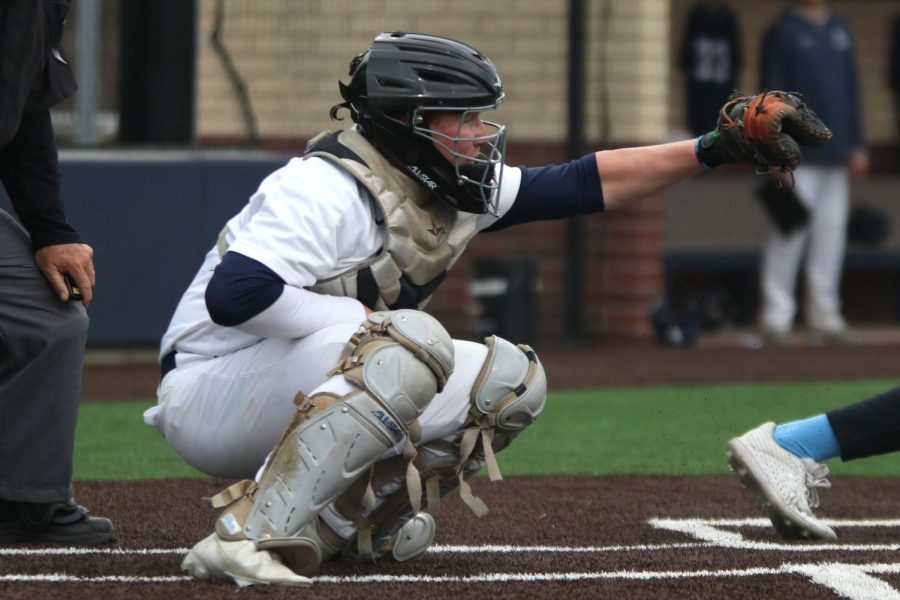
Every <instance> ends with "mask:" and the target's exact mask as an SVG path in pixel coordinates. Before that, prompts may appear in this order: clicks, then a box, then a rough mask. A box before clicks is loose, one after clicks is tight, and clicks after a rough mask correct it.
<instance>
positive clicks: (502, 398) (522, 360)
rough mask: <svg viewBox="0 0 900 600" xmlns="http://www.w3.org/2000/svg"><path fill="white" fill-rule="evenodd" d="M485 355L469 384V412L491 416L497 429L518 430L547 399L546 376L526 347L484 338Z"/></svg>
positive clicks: (500, 339)
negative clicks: (475, 377) (472, 383)
mask: <svg viewBox="0 0 900 600" xmlns="http://www.w3.org/2000/svg"><path fill="white" fill-rule="evenodd" d="M485 343H486V344H487V347H488V355H487V358H486V359H485V361H484V366H483V367H482V368H481V372H480V373H479V374H478V378H477V379H476V380H475V385H474V386H473V387H472V395H471V398H472V414H473V416H474V417H475V418H477V419H479V420H483V417H484V416H487V415H492V416H493V417H494V418H493V419H491V421H492V422H493V424H494V427H495V428H496V429H498V430H500V431H506V432H519V431H521V430H523V429H525V428H526V427H528V426H529V425H531V424H532V423H533V422H534V421H535V419H537V418H538V416H539V415H540V414H541V411H542V410H543V409H544V402H545V401H546V399H547V377H546V375H545V374H544V368H543V367H542V366H541V363H540V362H538V360H537V355H536V354H535V353H534V350H532V349H531V348H530V347H529V346H525V345H519V346H514V345H513V344H511V343H510V342H507V341H506V340H504V339H503V338H499V337H497V336H491V337H489V338H487V339H486V340H485Z"/></svg>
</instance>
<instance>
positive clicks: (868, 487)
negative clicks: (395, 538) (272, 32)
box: [0, 476, 900, 600]
mask: <svg viewBox="0 0 900 600" xmlns="http://www.w3.org/2000/svg"><path fill="white" fill-rule="evenodd" d="M222 483H223V482H219V481H214V480H170V481H160V482H140V483H105V484H97V483H89V482H83V483H81V484H79V486H78V490H77V491H78V494H79V496H80V498H81V500H82V501H83V502H85V503H87V504H89V505H90V506H91V507H93V509H94V510H95V512H96V513H98V514H104V515H108V516H110V517H111V518H113V519H114V520H115V521H116V523H117V525H118V530H119V541H118V543H117V545H116V546H115V547H114V548H112V549H105V550H102V551H99V552H92V553H87V554H49V553H48V552H47V551H46V550H41V549H32V550H27V549H16V550H9V549H4V550H0V556H2V559H0V597H2V598H4V599H13V598H23V599H24V598H29V599H30V598H47V599H54V598H60V599H65V600H81V599H82V598H85V599H87V598H99V597H103V598H110V599H112V598H128V599H129V600H138V599H143V598H197V599H208V598H209V599H211V598H225V597H228V598H233V597H236V596H235V595H234V594H235V593H236V592H235V588H234V587H233V586H232V585H230V584H210V583H200V582H194V581H187V580H184V579H183V578H182V575H183V574H182V573H181V571H180V569H179V564H180V561H181V559H182V557H183V554H184V552H185V549H186V548H187V547H188V546H190V545H191V544H193V543H194V542H195V541H196V540H198V539H199V538H201V537H203V536H204V535H206V534H207V533H208V532H209V531H210V527H211V524H212V521H213V519H214V516H215V512H213V511H212V510H211V509H206V508H205V507H204V505H203V503H202V502H201V500H200V498H201V497H203V496H207V495H209V494H211V493H213V492H215V491H217V490H218V489H219V488H220V486H221V484H222ZM474 488H475V491H476V493H478V494H480V495H481V496H482V497H483V498H484V499H485V500H486V501H487V503H488V505H489V506H491V507H492V510H493V512H492V513H491V515H489V516H488V517H487V518H485V519H482V520H478V519H476V518H475V517H473V516H472V515H470V514H469V513H468V512H467V511H466V509H465V508H464V506H463V505H462V502H461V501H459V499H458V498H455V497H452V498H449V499H448V500H447V501H446V502H444V506H443V510H442V513H441V514H440V515H439V517H438V536H437V539H436V540H435V544H436V545H435V547H434V548H433V549H432V551H430V552H429V553H428V554H426V555H425V556H424V557H423V558H422V559H420V560H418V561H415V562H412V563H405V564H402V563H401V564H397V563H387V564H383V565H371V564H369V565H348V564H337V563H329V564H326V565H325V566H324V568H323V570H322V573H321V575H320V577H319V578H318V579H317V581H316V583H315V584H314V586H313V588H312V589H310V590H308V591H304V590H299V591H298V590H292V589H285V588H265V587H253V588H248V589H245V590H242V591H241V592H240V593H239V596H238V597H243V598H288V597H291V598H295V597H303V596H306V597H316V598H334V599H338V598H340V599H344V600H347V599H353V598H365V599H367V600H371V599H372V598H396V597H409V598H417V599H423V600H427V599H430V598H446V597H456V598H551V597H552V598H639V599H644V598H667V599H668V598H674V597H678V598H697V599H704V598H710V599H711V598H723V597H724V598H755V599H758V598H776V597H778V598H835V597H838V596H842V597H849V598H875V597H894V596H890V595H888V594H895V595H896V593H897V592H894V591H893V590H892V589H891V586H894V587H898V586H900V564H896V563H897V558H896V557H897V552H898V549H900V531H898V525H900V522H897V521H887V522H885V521H883V520H884V519H892V518H893V517H894V516H896V515H897V509H896V501H895V499H896V498H897V497H898V496H900V482H898V481H897V480H894V479H884V478H863V477H854V478H847V477H845V478H838V479H837V480H836V481H835V488H834V489H832V490H830V491H826V493H825V494H826V495H825V508H824V511H825V512H824V514H827V516H828V517H829V518H834V519H851V518H852V519H853V521H852V522H838V523H836V529H837V531H838V533H839V535H840V536H841V538H840V540H839V541H838V542H837V543H831V544H825V543H798V542H792V543H785V542H783V541H782V540H780V539H778V538H777V537H776V536H775V534H774V532H773V530H772V529H771V528H770V527H768V526H764V525H765V524H766V523H767V522H765V521H763V520H761V519H759V515H760V512H759V511H758V510H757V509H756V505H755V503H754V502H753V501H752V500H751V499H750V496H749V495H747V494H746V492H744V491H743V490H742V489H741V488H740V486H739V484H738V481H737V479H736V478H732V477H726V476H709V477H631V476H618V477H515V478H511V479H509V480H507V481H503V482H499V483H496V484H490V483H489V482H488V481H487V480H486V479H484V478H478V479H476V480H475V482H474ZM892 498H893V500H892ZM748 518H749V520H747V519H748ZM26 552H27V553H26ZM838 591H840V593H838ZM875 592H883V594H881V595H879V594H878V593H876V594H875V595H872V594H873V593H875Z"/></svg>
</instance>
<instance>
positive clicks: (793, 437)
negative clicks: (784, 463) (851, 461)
mask: <svg viewBox="0 0 900 600" xmlns="http://www.w3.org/2000/svg"><path fill="white" fill-rule="evenodd" d="M772 436H773V437H774V438H775V441H776V442H778V445H779V446H781V447H782V448H784V449H785V450H787V451H788V452H792V453H793V454H796V455H797V456H799V457H800V458H804V457H809V458H811V459H813V460H814V461H816V462H822V461H824V460H828V459H829V458H835V457H838V456H840V455H841V445H840V444H839V443H838V440H837V437H835V435H834V430H832V429H831V423H829V422H828V417H826V416H825V415H824V414H821V415H818V416H815V417H810V418H808V419H801V420H799V421H791V422H790V423H784V424H782V425H777V426H776V427H775V431H774V433H773V434H772Z"/></svg>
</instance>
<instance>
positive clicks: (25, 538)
mask: <svg viewBox="0 0 900 600" xmlns="http://www.w3.org/2000/svg"><path fill="white" fill-rule="evenodd" d="M115 539H116V536H115V532H114V531H113V524H112V522H111V521H110V520H109V519H104V518H102V517H92V516H90V512H89V511H88V510H87V509H86V508H85V507H83V506H79V505H78V504H75V502H74V501H70V502H68V503H65V504H62V503H53V504H34V503H28V502H2V503H0V544H11V543H12V544H62V545H68V546H88V545H94V544H106V543H109V542H113V541H115Z"/></svg>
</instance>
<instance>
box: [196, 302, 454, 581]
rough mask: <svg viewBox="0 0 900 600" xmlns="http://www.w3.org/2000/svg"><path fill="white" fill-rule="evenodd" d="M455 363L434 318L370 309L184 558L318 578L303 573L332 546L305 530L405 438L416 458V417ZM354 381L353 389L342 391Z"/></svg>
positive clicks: (213, 570) (246, 572)
mask: <svg viewBox="0 0 900 600" xmlns="http://www.w3.org/2000/svg"><path fill="white" fill-rule="evenodd" d="M452 370H453V344H452V341H451V340H450V337H449V335H448V334H447V332H446V331H445V330H444V329H443V327H441V326H440V324H439V323H438V322H437V321H436V320H434V319H433V318H432V317H430V316H428V315H426V314H425V313H421V312H419V311H410V310H401V311H394V312H382V313H374V314H372V315H370V316H369V318H368V320H367V322H366V327H365V328H364V329H363V330H361V331H360V332H359V333H357V334H356V335H354V337H353V338H352V339H351V341H350V343H349V344H347V346H346V348H345V350H344V352H343V353H342V355H341V359H340V361H339V363H338V366H337V367H336V368H335V369H334V370H332V371H331V372H330V374H331V375H332V376H333V377H332V380H330V381H326V382H325V383H324V384H323V385H322V386H320V387H319V388H318V389H316V390H314V391H313V393H312V394H311V395H310V396H309V397H308V398H307V397H306V396H305V395H301V396H299V399H300V402H298V405H297V408H298V410H297V412H296V414H295V416H294V418H293V420H292V421H291V423H290V424H289V425H288V427H287V429H286V430H285V432H284V434H283V436H282V437H281V439H280V441H279V442H278V444H277V446H276V447H275V450H274V451H273V452H272V454H271V456H270V458H269V460H268V463H267V465H266V467H265V469H264V470H263V472H262V474H261V475H260V477H259V478H258V484H252V486H251V488H250V489H249V490H242V492H244V493H243V495H241V496H240V498H239V499H238V500H237V501H236V502H234V503H233V504H231V505H230V506H229V508H228V510H227V511H226V512H225V513H224V514H223V515H222V516H220V518H219V519H218V520H217V523H216V533H214V534H213V535H211V536H209V537H208V538H206V539H204V540H202V541H201V542H200V543H198V544H197V545H196V546H195V547H194V548H193V549H192V550H191V552H190V553H189V555H188V557H187V558H186V559H185V561H184V564H183V567H184V568H185V569H186V570H188V571H189V572H190V573H191V574H192V575H194V576H195V577H198V578H201V579H207V578H226V579H231V580H233V581H235V582H237V583H238V584H247V583H254V582H266V583H294V584H298V585H303V584H308V583H309V580H307V579H305V578H304V577H303V576H308V575H311V574H313V573H315V572H316V571H317V570H318V567H319V562H320V561H321V553H322V551H321V548H320V546H319V545H318V544H317V543H316V541H315V539H310V537H308V536H307V535H305V534H306V533H307V529H308V527H307V526H308V525H310V523H312V522H313V520H315V519H316V517H317V515H318V513H319V512H320V511H321V510H322V509H323V508H324V507H325V506H327V505H328V504H329V503H330V502H331V501H332V500H334V499H335V498H336V497H337V496H338V495H339V494H341V493H342V492H344V490H346V489H347V488H348V487H349V486H350V485H351V484H353V483H354V482H357V481H358V480H359V479H360V477H365V476H366V474H367V473H369V472H370V468H371V466H372V465H373V464H374V463H375V461H376V460H377V459H378V458H379V457H381V456H383V455H385V454H386V453H388V452H390V451H391V449H392V448H393V447H394V446H395V445H398V444H402V445H403V448H404V454H405V455H406V457H407V459H411V458H413V456H414V450H413V446H412V443H411V442H410V436H411V435H415V432H416V429H417V428H416V420H417V418H418V417H419V415H420V414H421V412H422V411H423V410H424V409H425V407H426V406H427V405H428V403H429V402H430V401H431V400H432V398H433V397H434V395H435V394H436V393H437V392H438V391H439V390H440V389H442V388H443V387H444V385H445V384H446V382H447V378H448V377H449V375H450V373H451V372H452ZM347 383H349V384H351V385H350V386H349V391H347V393H344V394H342V395H339V394H338V393H335V392H334V390H335V389H338V390H340V388H341V387H342V386H343V387H344V390H346V389H347V387H346V384H347ZM411 430H412V431H411ZM411 473H412V474H413V475H414V474H415V470H414V469H413V470H412V471H411ZM413 479H417V477H410V480H413ZM371 495H372V494H371V492H368V493H366V492H364V496H365V497H367V498H368V497H370V496H371ZM281 561H284V563H285V564H287V565H288V566H289V567H290V569H291V570H292V571H293V572H294V573H295V574H297V575H295V576H292V575H291V573H290V572H289V571H287V570H285V569H284V568H283V566H282V565H281V564H280V563H281ZM279 567H280V568H279Z"/></svg>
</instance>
